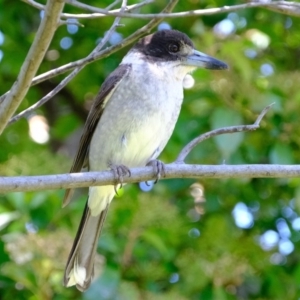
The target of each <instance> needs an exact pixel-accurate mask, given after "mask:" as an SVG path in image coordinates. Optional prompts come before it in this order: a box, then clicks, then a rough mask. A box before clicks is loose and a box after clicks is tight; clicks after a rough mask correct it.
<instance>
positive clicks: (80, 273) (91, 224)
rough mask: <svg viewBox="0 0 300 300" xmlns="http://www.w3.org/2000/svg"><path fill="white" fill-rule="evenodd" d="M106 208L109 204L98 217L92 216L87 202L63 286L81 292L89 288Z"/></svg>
mask: <svg viewBox="0 0 300 300" xmlns="http://www.w3.org/2000/svg"><path fill="white" fill-rule="evenodd" d="M108 207H109V202H108V203H107V205H106V208H105V209H104V210H103V211H102V212H101V213H100V214H99V215H97V216H92V215H91V209H90V208H89V206H88V201H87V203H86V206H85V209H84V212H83V215H82V218H81V222H80V225H79V228H78V231H77V234H76V237H75V240H74V243H73V246H72V249H71V252H70V255H69V258H68V262H67V265H66V268H65V274H64V285H65V286H72V285H76V287H77V288H78V289H79V290H81V291H84V290H86V289H87V288H88V287H89V285H90V283H91V279H92V277H93V273H94V258H95V255H96V250H97V244H98V238H99V236H100V233H101V229H102V227H103V223H104V221H105V217H106V214H107V211H108Z"/></svg>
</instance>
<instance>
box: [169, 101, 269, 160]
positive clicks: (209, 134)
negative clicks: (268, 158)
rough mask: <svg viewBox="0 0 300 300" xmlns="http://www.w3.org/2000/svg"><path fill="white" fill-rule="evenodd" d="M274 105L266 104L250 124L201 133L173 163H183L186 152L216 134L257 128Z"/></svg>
mask: <svg viewBox="0 0 300 300" xmlns="http://www.w3.org/2000/svg"><path fill="white" fill-rule="evenodd" d="M273 105H274V103H272V104H270V105H268V106H267V107H265V108H264V109H263V111H262V112H261V113H260V114H259V116H258V117H257V119H256V121H255V122H254V123H253V124H252V125H240V126H229V127H223V128H219V129H215V130H212V131H209V132H206V133H204V134H201V135H200V136H198V137H196V138H195V139H193V140H192V141H191V142H189V143H188V144H187V145H186V146H185V147H184V148H183V149H182V150H181V152H180V153H179V155H178V156H177V159H176V161H175V163H184V160H185V158H186V157H187V156H188V154H189V153H190V152H191V151H192V150H193V149H194V148H195V147H196V146H197V145H198V144H200V143H201V142H203V141H205V140H207V139H209V138H211V137H213V136H216V135H221V134H225V133H235V132H242V131H254V130H256V129H258V128H259V126H260V122H261V120H262V118H263V117H264V116H265V114H266V113H267V112H268V111H269V110H270V108H271V107H272V106H273Z"/></svg>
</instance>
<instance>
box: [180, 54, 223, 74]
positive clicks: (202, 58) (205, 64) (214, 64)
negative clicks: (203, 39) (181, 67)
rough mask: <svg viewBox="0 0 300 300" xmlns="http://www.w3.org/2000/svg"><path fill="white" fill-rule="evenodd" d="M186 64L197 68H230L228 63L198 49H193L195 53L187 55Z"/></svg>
mask: <svg viewBox="0 0 300 300" xmlns="http://www.w3.org/2000/svg"><path fill="white" fill-rule="evenodd" d="M184 64H186V65H188V66H192V67H196V68H205V69H212V70H224V69H228V65H227V64H225V63H224V62H222V61H220V60H218V59H216V58H213V57H211V56H209V55H206V54H204V53H202V52H200V51H197V50H193V53H192V54H189V55H188V56H187V57H186V59H185V61H184Z"/></svg>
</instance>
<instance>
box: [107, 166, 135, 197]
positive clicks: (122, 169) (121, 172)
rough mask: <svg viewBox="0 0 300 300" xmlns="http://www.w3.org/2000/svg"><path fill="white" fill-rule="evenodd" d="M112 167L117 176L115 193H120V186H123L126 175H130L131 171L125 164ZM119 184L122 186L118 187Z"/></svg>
mask: <svg viewBox="0 0 300 300" xmlns="http://www.w3.org/2000/svg"><path fill="white" fill-rule="evenodd" d="M110 168H111V170H112V172H113V174H114V177H115V185H114V189H115V193H116V194H117V195H118V188H122V187H123V179H124V176H126V175H128V176H129V177H130V176H131V172H130V170H129V168H127V167H126V166H124V165H118V166H110ZM118 185H120V187H118Z"/></svg>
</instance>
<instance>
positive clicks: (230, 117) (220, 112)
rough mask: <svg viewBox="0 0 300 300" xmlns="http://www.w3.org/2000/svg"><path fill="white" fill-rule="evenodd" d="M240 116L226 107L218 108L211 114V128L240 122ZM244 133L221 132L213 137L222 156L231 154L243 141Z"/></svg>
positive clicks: (226, 156)
mask: <svg viewBox="0 0 300 300" xmlns="http://www.w3.org/2000/svg"><path fill="white" fill-rule="evenodd" d="M242 120H243V119H242V117H241V115H240V114H239V113H237V112H235V111H233V110H230V109H228V108H218V109H216V110H215V111H214V112H213V114H212V116H211V127H212V129H218V128H223V127H227V126H237V125H241V124H242ZM243 138H244V133H243V132H238V133H232V134H223V135H218V136H215V137H214V140H215V142H216V144H217V146H218V148H219V150H220V151H221V153H222V155H223V157H224V158H226V159H227V158H229V156H230V155H231V154H233V153H234V152H235V151H236V150H237V148H238V147H239V145H240V144H241V142H242V141H243Z"/></svg>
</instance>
